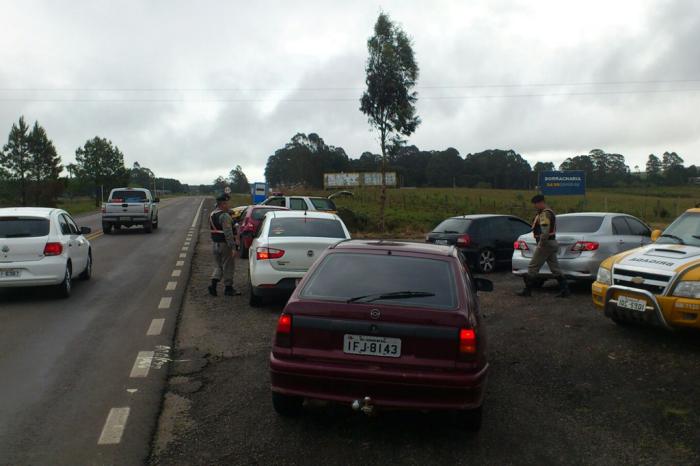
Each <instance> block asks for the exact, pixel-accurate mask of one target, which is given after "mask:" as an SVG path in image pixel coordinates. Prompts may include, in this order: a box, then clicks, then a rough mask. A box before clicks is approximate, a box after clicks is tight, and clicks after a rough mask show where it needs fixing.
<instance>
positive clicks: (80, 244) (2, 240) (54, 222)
mask: <svg viewBox="0 0 700 466" xmlns="http://www.w3.org/2000/svg"><path fill="white" fill-rule="evenodd" d="M88 233H90V228H87V227H80V228H79V227H78V225H77V223H75V220H73V218H72V217H71V216H70V215H69V214H68V213H67V212H65V211H63V210H60V209H50V208H39V207H17V208H5V209H0V288H10V287H33V286H49V285H53V286H56V290H57V292H58V295H59V296H61V297H65V298H67V297H68V296H70V294H71V290H72V288H73V287H72V281H73V278H75V277H78V276H79V277H80V278H82V279H84V280H89V279H90V276H91V275H92V250H91V248H90V242H89V241H88V240H87V239H86V238H85V236H84V235H86V234H88Z"/></svg>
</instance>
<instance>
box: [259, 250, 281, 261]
mask: <svg viewBox="0 0 700 466" xmlns="http://www.w3.org/2000/svg"><path fill="white" fill-rule="evenodd" d="M282 256H284V250H282V249H275V248H257V249H256V250H255V257H256V258H257V259H258V260H259V261H266V260H272V259H279V258H280V257H282Z"/></svg>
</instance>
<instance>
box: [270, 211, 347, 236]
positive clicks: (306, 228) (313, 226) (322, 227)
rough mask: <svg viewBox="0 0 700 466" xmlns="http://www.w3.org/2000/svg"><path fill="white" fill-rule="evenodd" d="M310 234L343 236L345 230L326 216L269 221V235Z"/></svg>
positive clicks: (337, 222) (336, 221)
mask: <svg viewBox="0 0 700 466" xmlns="http://www.w3.org/2000/svg"><path fill="white" fill-rule="evenodd" d="M287 236H312V237H315V238H345V230H343V225H342V224H341V223H340V222H339V221H338V220H332V219H328V218H313V217H306V216H303V217H294V218H274V219H272V222H271V223H270V237H275V238H277V237H287Z"/></svg>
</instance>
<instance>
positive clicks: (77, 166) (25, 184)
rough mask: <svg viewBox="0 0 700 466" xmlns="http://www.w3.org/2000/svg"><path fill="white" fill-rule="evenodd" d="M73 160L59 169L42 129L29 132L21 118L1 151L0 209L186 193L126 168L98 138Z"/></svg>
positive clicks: (112, 146) (166, 181)
mask: <svg viewBox="0 0 700 466" xmlns="http://www.w3.org/2000/svg"><path fill="white" fill-rule="evenodd" d="M75 160H76V161H75V163H71V164H68V165H66V166H64V165H63V164H62V159H61V156H60V155H59V154H58V152H57V150H56V146H55V145H54V143H53V141H52V140H51V139H50V138H49V137H48V134H47V132H46V130H45V129H44V128H43V127H42V126H41V125H40V124H39V122H38V121H35V122H34V125H33V126H31V128H30V127H29V125H28V124H27V122H26V120H25V118H24V116H21V117H20V118H19V120H18V122H17V123H13V124H12V128H11V129H10V133H9V135H8V138H7V143H6V144H5V145H4V146H3V147H2V149H0V205H20V206H28V205H34V206H47V207H52V206H55V205H56V204H57V202H58V199H59V198H60V197H62V196H68V197H73V196H92V197H93V198H94V200H95V205H96V206H99V204H100V202H101V201H102V196H103V194H106V193H108V192H109V190H111V189H112V188H115V187H120V186H131V187H144V188H149V189H154V188H156V189H158V190H164V191H169V192H176V193H177V192H188V191H189V187H188V186H187V185H183V184H182V183H180V181H179V180H176V179H172V178H158V177H156V176H155V175H154V173H153V171H151V170H150V169H148V168H146V167H142V166H141V165H140V164H139V163H138V162H135V163H134V165H133V167H132V168H127V167H126V166H125V165H124V154H123V153H122V151H121V150H120V149H119V147H117V146H116V145H115V144H113V143H112V141H110V140H108V139H106V138H103V137H99V136H95V137H94V138H92V139H89V140H87V141H86V142H85V144H83V145H82V146H81V147H78V148H77V149H76V151H75ZM64 171H65V172H67V173H65V174H64Z"/></svg>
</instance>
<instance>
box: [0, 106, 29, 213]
mask: <svg viewBox="0 0 700 466" xmlns="http://www.w3.org/2000/svg"><path fill="white" fill-rule="evenodd" d="M28 132H29V127H28V126H27V123H26V122H25V121H24V116H21V117H19V122H18V124H14V123H13V124H12V129H11V130H10V135H9V136H8V138H7V144H5V147H3V151H2V153H0V168H2V169H4V171H5V172H6V173H7V175H8V177H9V179H10V180H11V181H15V182H16V183H17V185H18V187H19V199H20V202H21V204H22V205H23V206H26V205H27V188H28V178H29V170H30V167H31V163H30V158H31V157H30V154H29V136H28Z"/></svg>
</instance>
